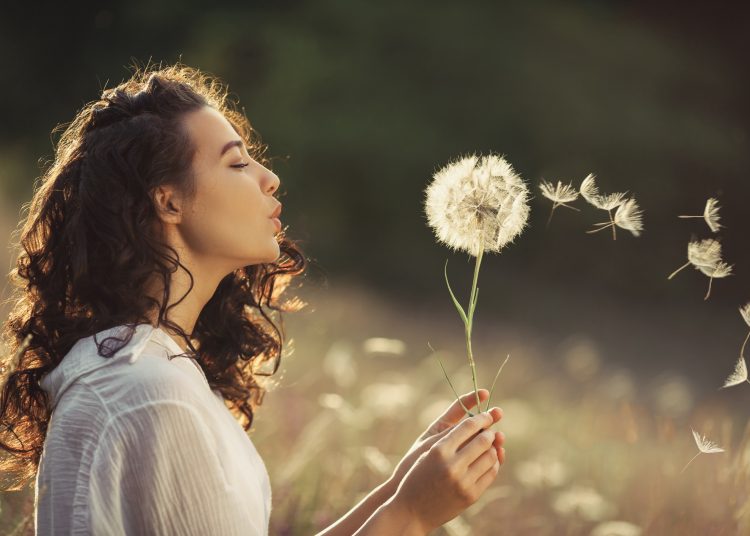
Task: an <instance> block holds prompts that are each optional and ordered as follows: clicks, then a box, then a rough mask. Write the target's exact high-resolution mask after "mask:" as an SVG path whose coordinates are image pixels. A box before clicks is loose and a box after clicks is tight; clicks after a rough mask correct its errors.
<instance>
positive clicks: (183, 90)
mask: <svg viewBox="0 0 750 536" xmlns="http://www.w3.org/2000/svg"><path fill="white" fill-rule="evenodd" d="M206 105H208V106H211V107H213V108H215V109H217V110H218V111H220V112H221V113H222V114H224V116H225V117H226V118H227V120H228V121H229V122H230V123H231V124H232V126H233V127H234V129H235V130H236V131H237V133H238V134H239V135H240V137H241V138H243V140H244V142H245V143H246V145H247V148H248V151H249V152H250V156H252V157H253V158H254V159H256V160H257V161H258V162H260V163H262V164H263V165H265V166H266V167H270V166H269V164H270V162H269V160H268V159H267V158H266V157H265V156H264V153H265V151H266V148H267V147H266V146H264V145H263V144H262V143H261V141H260V138H259V136H258V134H257V132H256V131H255V130H254V129H253V128H252V127H251V125H250V123H249V121H248V119H247V117H246V116H245V114H244V111H239V110H238V108H237V105H236V102H235V101H234V100H233V99H231V98H230V97H229V93H228V88H227V87H225V86H224V85H223V84H222V83H221V82H220V81H219V80H218V79H217V78H216V77H215V76H213V75H210V74H207V73H205V72H201V71H199V70H197V69H194V68H191V67H188V66H185V65H183V64H181V63H179V62H178V63H177V64H174V65H171V66H166V67H162V66H157V65H152V66H150V67H149V66H145V67H139V66H135V69H134V70H133V74H132V76H131V77H130V79H129V80H127V81H126V82H123V83H121V84H119V85H118V86H116V87H113V88H109V89H105V90H104V91H103V92H102V94H101V97H100V98H99V99H97V100H96V101H93V102H89V103H88V104H86V105H85V106H84V107H83V108H82V109H81V110H80V111H79V112H78V113H77V114H76V116H75V118H74V119H73V120H72V121H71V122H69V123H65V124H62V125H59V126H58V127H56V128H55V129H54V130H53V133H54V132H59V131H63V133H62V135H61V136H60V139H59V141H58V142H57V144H56V147H55V155H54V159H53V161H52V162H51V163H49V164H48V165H47V166H46V168H45V170H44V171H43V173H42V176H41V177H40V178H39V179H37V182H36V183H35V185H34V186H35V191H34V194H33V198H32V199H31V201H30V202H29V203H28V204H25V205H24V207H23V211H24V212H27V214H26V215H25V217H24V218H23V219H22V221H21V222H19V226H18V229H17V230H16V232H15V233H14V236H15V237H17V239H18V243H17V244H16V243H14V245H16V246H18V248H19V249H18V251H19V257H18V261H17V264H16V266H15V267H14V269H13V270H12V271H11V272H10V274H9V277H10V279H11V281H12V282H13V283H14V286H15V287H16V288H15V289H14V295H13V296H11V313H10V316H9V318H8V319H7V321H6V322H5V323H4V325H3V332H2V342H3V343H4V345H5V350H6V351H7V352H8V353H7V354H6V355H3V356H2V360H1V361H0V363H1V364H2V365H3V370H4V371H8V370H9V369H10V373H9V375H8V376H7V378H4V379H7V382H6V383H5V386H4V388H3V389H2V392H1V393H0V446H1V447H2V448H3V449H4V450H5V451H7V453H8V454H9V455H8V456H5V457H4V459H3V460H2V463H0V471H1V472H2V473H3V474H4V475H13V478H11V479H10V480H11V482H12V485H11V486H10V487H8V488H7V489H8V490H15V489H21V488H22V487H23V486H24V485H25V484H27V483H28V481H29V480H30V479H31V478H33V476H34V475H35V473H36V471H37V469H38V465H39V461H40V456H41V453H42V447H43V443H44V439H45V437H46V431H47V425H48V422H49V418H50V415H51V410H50V407H49V403H50V401H49V400H48V398H49V397H48V396H47V393H46V392H45V391H44V390H43V389H42V388H41V387H40V385H39V380H40V379H41V377H42V376H43V375H44V374H45V373H47V372H49V371H50V370H52V369H53V368H54V367H55V366H57V365H58V364H59V363H60V361H61V360H62V359H63V357H64V356H65V355H66V353H67V352H68V351H69V350H70V349H71V347H72V346H73V344H74V343H75V342H76V341H77V340H79V339H81V338H83V337H87V336H90V335H92V334H94V333H97V332H99V331H101V330H104V329H107V328H111V327H114V326H118V325H122V324H127V325H129V326H132V327H133V328H134V327H135V325H137V324H142V323H150V320H149V316H148V314H147V313H148V312H149V311H151V312H154V311H155V310H158V321H159V324H160V325H164V326H168V327H170V328H172V329H173V330H174V331H175V332H177V333H178V334H179V336H181V337H183V338H184V339H185V341H186V344H187V346H188V348H189V352H194V356H195V357H196V359H197V360H198V362H199V363H200V365H201V367H202V368H203V370H204V372H205V373H206V377H207V378H208V381H209V384H210V386H211V388H212V389H214V388H216V389H219V390H220V391H221V393H222V395H223V396H224V398H225V400H226V401H227V406H228V407H229V408H230V410H231V411H232V413H233V414H234V415H235V417H236V418H237V419H238V421H239V422H240V423H241V424H242V426H243V427H244V429H245V430H249V429H250V428H251V426H252V422H253V411H254V409H255V408H257V406H259V405H261V404H262V402H263V395H264V394H265V391H266V387H269V386H270V385H271V383H270V380H269V379H268V378H260V376H266V377H268V376H272V375H273V374H274V373H275V372H276V371H277V370H278V367H279V363H280V358H281V355H282V345H283V339H284V331H283V319H282V318H281V313H282V312H289V311H298V310H299V309H301V308H302V307H304V306H305V305H306V304H305V303H304V302H303V301H302V300H300V299H298V298H296V297H295V298H292V299H285V300H283V302H282V300H281V293H282V291H283V290H284V289H285V288H287V287H288V286H289V284H290V283H291V280H292V279H293V278H294V276H296V275H299V274H301V273H302V272H303V271H304V269H305V267H306V266H307V262H308V261H307V259H306V258H305V256H304V254H303V253H302V251H301V250H300V249H299V248H298V246H297V245H296V244H295V243H293V242H292V241H290V240H288V239H287V238H286V237H285V233H284V231H282V232H280V233H278V234H277V241H278V243H279V248H280V252H281V253H280V256H279V258H278V259H277V260H276V261H275V262H272V263H265V264H257V265H251V266H246V267H244V268H241V269H238V270H235V271H234V272H232V273H231V274H228V275H227V276H226V277H225V278H224V279H223V280H222V281H221V282H220V283H219V285H218V288H217V289H216V292H215V294H214V295H213V296H212V297H211V299H210V300H209V301H208V303H207V304H206V306H205V307H204V308H203V310H202V311H201V313H200V316H199V317H198V320H197V322H196V325H195V329H194V331H193V333H192V334H186V333H185V332H184V331H183V330H182V329H181V328H180V327H179V326H178V325H176V324H175V323H173V322H170V321H169V320H168V319H167V314H168V308H167V307H166V304H167V297H168V296H169V288H170V274H172V273H174V272H175V271H177V270H178V269H181V270H185V271H186V272H187V273H188V274H189V277H190V280H191V286H190V288H191V289H192V286H193V282H194V281H193V276H192V274H190V272H189V270H187V268H186V267H185V266H184V265H183V264H181V262H180V260H179V258H178V255H177V252H176V251H175V250H174V249H173V248H171V247H169V246H168V245H167V244H166V243H165V242H164V241H162V239H161V232H160V231H161V226H160V220H159V219H158V217H157V210H156V205H155V202H154V200H153V197H152V195H151V194H152V192H153V190H154V188H155V187H157V186H159V185H162V184H167V183H169V184H174V185H176V187H177V188H179V189H180V190H181V191H182V192H184V193H186V194H187V195H188V197H190V196H192V195H194V193H195V183H194V177H193V175H192V172H191V169H192V168H191V162H192V156H193V154H194V152H195V147H194V146H193V144H192V142H191V139H190V137H189V136H188V132H187V130H186V129H185V128H184V126H183V123H182V119H183V117H184V115H185V114H186V113H188V112H191V111H195V110H197V109H200V108H201V107H203V106H206ZM154 277H157V278H160V279H161V281H162V284H163V288H164V292H163V296H162V297H161V298H160V299H159V300H156V299H154V298H152V297H149V296H147V293H146V291H145V289H146V288H147V283H149V282H150V281H151V280H152V279H153V278H154ZM151 282H152V281H151ZM180 301H181V300H180ZM174 305H176V304H173V305H171V306H170V307H169V308H171V307H173V306H174ZM266 307H267V308H270V309H273V310H274V311H276V312H277V313H278V314H279V318H280V320H281V330H279V329H278V328H277V326H276V325H275V323H274V322H273V321H272V320H271V318H270V317H269V315H268V314H267V311H266V310H264V308H266ZM132 334H133V332H132V331H128V335H127V337H125V339H124V340H122V344H118V345H116V346H115V347H114V349H113V348H112V341H113V340H115V341H116V342H117V341H120V340H121V339H112V338H109V339H102V340H98V341H97V342H98V345H99V346H98V353H99V355H100V356H101V357H102V359H106V358H108V357H111V356H112V355H113V353H114V352H113V350H117V349H118V348H120V347H121V346H123V345H124V344H126V343H127V342H129V340H130V339H131V337H132ZM27 335H31V340H30V344H29V345H28V347H27V348H25V349H24V348H23V347H22V345H21V344H22V342H23V341H24V338H25V337H26V336H27ZM17 350H21V351H22V353H21V354H20V359H19V360H18V362H17V365H16V366H14V367H9V366H8V365H9V364H10V363H11V361H12V360H13V356H14V354H15V353H16V351H17ZM181 355H184V354H181ZM191 355H193V354H191ZM264 380H266V381H265V382H264Z"/></svg>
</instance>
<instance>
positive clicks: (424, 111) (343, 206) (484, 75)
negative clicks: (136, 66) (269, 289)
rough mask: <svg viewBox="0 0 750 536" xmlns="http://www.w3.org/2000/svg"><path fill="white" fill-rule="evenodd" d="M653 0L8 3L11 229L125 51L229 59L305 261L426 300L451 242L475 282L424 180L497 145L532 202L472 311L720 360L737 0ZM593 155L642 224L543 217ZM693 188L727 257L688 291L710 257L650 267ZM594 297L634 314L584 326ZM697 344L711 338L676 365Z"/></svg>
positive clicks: (0, 54) (742, 77) (209, 63)
mask: <svg viewBox="0 0 750 536" xmlns="http://www.w3.org/2000/svg"><path fill="white" fill-rule="evenodd" d="M652 4H653V3H651V2H615V1H609V2H602V1H600V2H578V3H574V2H551V1H527V2H466V3H456V2H435V1H430V2H408V3H404V2H377V3H372V2H362V1H356V0H349V1H334V0H323V1H318V2H293V1H287V2H283V1H282V2H278V1H277V2H224V3H222V4H218V5H213V6H211V7H208V5H207V4H204V3H202V2H191V1H181V2H141V1H131V2H112V3H109V4H102V3H100V2H76V3H75V4H59V3H57V4H50V5H45V6H44V8H43V9H41V8H40V9H34V10H28V9H23V11H16V10H20V9H21V8H19V7H11V8H7V9H5V10H4V15H3V16H2V18H0V58H2V65H3V66H4V72H5V75H4V81H3V84H2V85H1V86H0V107H1V108H0V116H1V117H2V127H0V186H1V187H2V192H3V194H4V196H5V197H6V199H7V203H8V207H7V208H6V209H5V210H4V219H5V220H6V225H8V224H12V223H13V221H14V219H17V211H16V210H15V207H16V206H18V205H20V203H21V202H23V201H25V200H28V199H29V198H30V195H31V191H32V181H33V179H34V178H35V177H36V176H38V174H39V172H40V167H39V164H40V162H41V161H43V160H44V159H45V158H49V157H51V155H52V144H51V139H50V138H51V136H50V130H51V129H52V127H54V126H55V125H56V124H58V123H61V122H65V121H69V120H70V119H71V118H72V117H73V115H74V114H75V112H76V111H77V109H78V108H79V107H80V106H81V105H82V104H83V103H84V102H87V101H89V100H93V99H95V98H97V96H98V94H99V93H100V91H101V88H102V87H111V86H112V85H114V84H116V83H118V82H120V81H121V80H122V79H123V78H126V77H127V75H128V70H127V65H129V64H130V63H131V61H132V60H133V59H135V60H137V61H139V62H141V63H143V62H146V61H148V60H149V59H151V60H152V61H165V62H170V61H174V60H177V59H181V60H182V61H183V62H185V63H187V64H189V65H194V66H196V67H200V68H203V69H205V70H207V71H210V72H212V73H215V74H217V75H219V76H220V77H222V78H223V79H224V80H225V81H226V82H227V83H228V84H229V87H230V91H232V92H233V93H234V94H235V95H236V96H237V97H238V98H239V99H240V102H241V103H242V104H243V105H244V107H245V110H246V113H247V115H248V117H249V118H250V120H251V122H252V123H253V125H254V126H255V128H256V129H257V130H258V131H259V133H260V134H261V136H262V137H263V139H264V141H265V142H266V143H268V144H269V147H270V149H269V153H270V154H271V155H272V156H273V157H274V169H275V171H276V172H277V173H278V174H279V176H280V177H281V180H282V186H281V191H282V197H281V199H282V201H283V203H284V213H283V220H284V223H285V224H288V225H289V226H290V234H291V235H292V236H293V237H295V238H297V239H299V240H301V241H302V244H303V246H305V247H306V249H307V252H308V254H309V255H310V256H311V257H312V259H313V261H314V266H313V268H312V270H311V275H316V276H319V277H321V278H322V279H323V280H324V281H326V282H327V283H326V284H332V285H335V284H337V282H339V281H341V280H343V279H351V280H355V281H358V282H361V283H363V284H365V285H367V286H369V287H371V288H375V289H377V290H378V292H382V293H384V294H385V295H388V296H390V297H393V298H395V299H398V300H402V301H405V302H409V303H412V304H415V303H416V304H424V306H425V310H426V311H430V310H434V307H435V306H439V307H442V306H446V305H449V303H448V302H447V301H446V299H447V298H448V295H447V291H446V289H445V284H444V281H443V274H442V268H443V263H444V261H445V259H446V258H448V257H451V258H454V257H455V258H454V260H453V262H450V263H449V273H450V275H451V278H452V281H453V284H454V287H455V288H456V289H457V291H458V292H461V293H462V294H461V295H462V296H467V295H468V290H469V286H470V280H471V273H472V270H473V264H472V262H471V260H470V259H469V258H468V256H466V255H454V254H452V253H450V252H449V251H448V250H447V249H446V248H444V247H443V246H441V245H437V244H436V243H435V241H434V240H433V237H432V234H431V231H430V229H429V228H428V226H427V224H426V218H425V216H424V214H423V209H422V200H423V191H424V188H425V186H426V185H427V183H428V181H429V180H430V178H431V176H432V174H433V173H434V172H435V171H436V170H437V169H438V168H439V167H441V166H443V165H444V164H446V163H447V162H448V161H450V160H451V159H452V158H454V157H456V156H459V155H462V154H467V153H469V152H473V151H478V152H488V151H496V152H499V153H501V154H504V155H506V157H507V159H508V160H509V161H510V162H511V163H512V164H513V165H514V166H515V167H516V169H517V170H518V171H519V172H520V174H521V175H522V177H524V178H525V179H526V180H527V181H528V183H529V185H530V187H531V188H532V191H533V193H534V197H535V198H534V200H533V201H532V205H533V206H532V209H533V210H532V216H531V221H530V223H531V226H530V227H529V228H528V229H527V230H526V231H525V232H524V234H523V235H522V236H521V237H520V239H519V240H518V241H517V242H516V243H515V244H514V245H512V246H510V247H508V248H507V250H506V251H505V252H503V253H502V254H501V255H489V256H485V260H484V262H483V265H482V272H481V274H480V286H481V288H482V301H481V304H480V305H479V307H478V314H480V315H490V316H492V315H495V316H497V318H498V319H499V321H502V322H509V323H519V324H522V325H532V326H533V327H536V328H540V329H541V331H543V332H544V333H547V334H550V335H554V334H564V333H568V332H570V331H571V330H574V329H582V328H583V327H585V326H590V327H591V328H592V329H593V327H594V326H595V327H596V331H597V332H600V333H601V335H602V337H603V338H605V339H607V338H612V337H617V338H618V339H619V340H620V344H619V345H618V347H617V348H613V350H612V352H610V355H611V358H612V359H627V360H631V359H636V360H638V361H643V362H651V361H654V360H659V361H660V362H661V361H662V360H666V361H667V362H669V361H670V360H673V361H675V362H677V363H680V364H681V366H682V365H684V364H685V361H688V362H693V361H695V362H703V363H705V361H706V360H705V357H706V356H705V353H706V352H708V351H709V350H713V349H716V350H718V351H719V352H718V353H717V355H716V359H717V360H721V361H722V364H723V365H728V364H729V362H730V361H731V355H733V353H734V352H729V353H728V355H727V354H726V352H727V351H728V350H729V349H731V348H734V346H736V342H737V341H736V340H735V339H736V338H737V337H738V336H739V337H740V342H741V333H737V332H738V331H739V332H741V331H742V324H741V320H740V319H739V316H738V315H737V314H736V307H737V306H739V305H741V304H743V303H745V301H746V300H748V299H750V291H748V289H747V286H748V285H747V283H748V281H750V264H749V263H748V261H750V252H749V251H748V249H747V248H746V247H745V242H744V239H743V231H744V230H745V229H746V228H747V210H746V203H747V198H748V193H750V176H749V175H748V170H749V169H750V151H749V150H748V149H749V147H750V140H749V138H748V118H749V117H750V113H749V112H750V110H748V87H750V84H749V83H748V78H749V76H750V75H749V74H748V69H747V68H746V58H747V55H746V53H747V52H748V48H747V46H746V45H747V38H746V37H743V35H746V32H745V30H747V29H748V21H749V20H750V18H749V17H748V13H749V12H750V9H749V8H747V7H744V8H742V7H739V8H734V9H733V10H726V9H722V10H719V9H714V8H709V7H706V6H703V7H700V6H699V7H692V8H691V7H689V6H687V5H683V4H681V3H669V2H667V3H659V7H655V6H654V5H652ZM32 11H33V12H32ZM743 32H744V33H743ZM589 172H593V173H595V174H596V175H597V177H598V179H599V180H598V182H599V185H600V188H601V189H602V190H603V191H605V192H609V191H623V190H627V191H629V192H631V193H632V194H633V195H634V196H635V197H636V199H637V200H638V202H639V204H640V205H641V207H642V208H643V209H644V211H645V217H644V221H645V232H644V234H643V235H642V236H641V237H640V238H634V237H633V236H631V235H630V234H629V233H627V232H625V231H622V232H621V233H620V239H618V240H617V241H616V242H614V241H612V240H611V239H610V238H609V237H608V236H607V234H606V233H601V234H594V235H589V234H585V232H584V231H585V230H587V229H589V228H591V224H592V223H594V222H597V221H601V220H602V213H601V212H599V211H597V210H595V209H593V208H592V207H590V206H586V205H585V203H583V202H582V201H579V202H577V203H576V205H577V206H579V207H580V208H582V209H583V210H582V212H581V213H575V212H573V211H568V210H566V209H564V208H561V209H558V213H557V214H556V215H555V218H554V219H553V224H552V225H551V226H550V228H549V229H546V230H545V228H544V222H545V221H546V218H547V215H548V211H549V208H550V203H549V202H548V201H547V200H546V199H544V198H543V197H542V196H541V195H540V193H539V190H538V182H539V180H540V179H546V180H553V181H556V180H558V179H561V180H563V181H565V182H569V181H570V182H573V183H574V184H575V185H576V186H577V185H578V184H580V181H581V180H582V179H583V178H584V177H585V176H586V174H587V173H589ZM709 196H715V197H718V199H719V202H720V204H721V207H722V209H721V214H722V218H723V219H722V223H724V224H725V225H726V228H725V229H723V230H722V232H721V233H720V238H721V240H722V243H723V244H724V250H725V257H726V259H727V260H728V262H730V263H734V264H735V275H733V276H731V277H729V278H727V279H724V280H719V281H716V282H715V283H716V284H715V286H714V290H713V294H712V297H711V299H710V300H709V301H708V302H707V303H704V302H703V301H702V298H703V294H704V292H705V287H706V284H707V279H706V278H705V277H704V276H703V275H701V274H699V273H698V272H696V271H694V270H686V271H684V272H682V273H681V274H679V275H678V276H677V277H676V278H675V279H674V280H672V281H669V282H667V279H666V276H667V275H668V274H669V273H671V272H672V270H674V269H675V268H677V267H678V266H680V265H681V264H683V263H684V262H685V261H684V258H685V255H686V245H687V242H688V240H689V239H690V238H691V237H693V238H694V237H708V236H711V233H710V232H709V230H708V228H707V227H706V226H705V224H703V222H702V221H701V220H678V219H677V218H676V215H678V214H699V213H701V212H702V209H703V205H704V203H705V200H706V199H707V198H708V197H709ZM435 304H439V305H435ZM603 313H604V314H605V315H607V316H610V317H611V318H620V317H623V318H626V319H627V322H628V323H627V324H623V323H622V322H619V323H618V322H612V323H605V322H600V321H599V319H600V318H601V317H602V314H603ZM623 315H624V316H623ZM479 318H480V322H481V317H479ZM664 322H666V323H669V324H674V325H675V328H676V329H678V330H679V333H678V332H674V333H671V334H670V335H669V336H666V337H664V338H662V339H661V340H662V341H663V343H662V344H661V346H659V347H654V345H653V343H652V341H651V339H652V338H653V337H655V336H656V333H653V332H652V330H653V329H654V328H655V326H656V327H658V329H659V330H662V329H663V327H664V326H662V325H661V324H663V323H664ZM703 325H705V326H706V328H707V329H708V328H710V331H709V333H712V335H710V336H708V337H707V336H705V333H704V330H703V329H702V328H701V327H700V326H703ZM478 329H479V330H481V329H482V327H481V324H480V325H479V327H478ZM717 330H718V331H717ZM639 334H642V336H641V335H639ZM633 339H635V340H633ZM641 339H649V340H648V343H647V344H640V343H639V340H641ZM696 348H700V349H701V350H703V354H704V355H703V356H698V355H696V356H695V358H694V359H693V358H692V356H690V358H689V359H687V360H686V359H685V353H686V352H688V351H689V350H690V351H693V350H695V349H696ZM646 353H648V354H649V355H648V356H646V355H645V354H646ZM657 366H661V365H657ZM695 366H700V365H698V364H697V363H696V364H695Z"/></svg>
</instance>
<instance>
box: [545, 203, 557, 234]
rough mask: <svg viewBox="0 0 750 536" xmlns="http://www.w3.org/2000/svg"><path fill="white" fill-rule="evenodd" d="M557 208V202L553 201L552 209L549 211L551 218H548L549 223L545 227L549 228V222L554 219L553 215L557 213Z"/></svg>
mask: <svg viewBox="0 0 750 536" xmlns="http://www.w3.org/2000/svg"><path fill="white" fill-rule="evenodd" d="M556 208H557V203H553V204H552V210H550V211H549V218H547V225H546V226H545V229H549V222H551V221H552V215H553V214H554V213H555V209H556Z"/></svg>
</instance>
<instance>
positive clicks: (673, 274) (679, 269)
mask: <svg viewBox="0 0 750 536" xmlns="http://www.w3.org/2000/svg"><path fill="white" fill-rule="evenodd" d="M688 266H690V263H689V262H686V263H685V264H683V265H682V266H680V267H679V268H677V270H675V271H674V272H672V273H671V274H670V275H669V277H667V279H672V278H673V277H674V276H676V275H677V274H678V273H679V272H681V271H682V270H684V269H685V268H687V267H688Z"/></svg>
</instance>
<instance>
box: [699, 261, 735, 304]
mask: <svg viewBox="0 0 750 536" xmlns="http://www.w3.org/2000/svg"><path fill="white" fill-rule="evenodd" d="M698 270H700V271H701V272H703V273H704V274H705V275H707V276H708V277H709V279H708V292H706V296H705V297H704V298H703V299H704V300H707V299H708V297H709V296H710V295H711V283H712V282H713V280H714V279H720V278H723V277H727V276H730V275H732V265H731V264H727V263H725V262H722V261H719V262H717V263H716V265H715V266H704V265H702V264H699V265H698Z"/></svg>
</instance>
